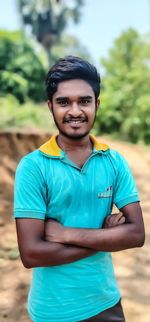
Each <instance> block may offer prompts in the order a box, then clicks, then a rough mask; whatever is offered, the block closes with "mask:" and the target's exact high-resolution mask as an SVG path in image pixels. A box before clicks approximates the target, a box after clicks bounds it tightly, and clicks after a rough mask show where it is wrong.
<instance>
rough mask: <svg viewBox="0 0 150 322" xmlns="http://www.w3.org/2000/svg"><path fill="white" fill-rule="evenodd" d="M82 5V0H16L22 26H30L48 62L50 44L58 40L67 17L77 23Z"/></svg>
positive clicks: (49, 58)
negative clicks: (44, 51)
mask: <svg viewBox="0 0 150 322" xmlns="http://www.w3.org/2000/svg"><path fill="white" fill-rule="evenodd" d="M82 5H83V0H73V1H67V0H66V1H62V0H18V7H19V12H20V14H21V18H22V25H23V28H24V29H25V30H26V26H30V28H31V32H32V34H33V35H34V36H35V38H36V39H37V40H38V41H39V42H40V43H41V44H42V46H43V47H44V48H45V50H46V52H47V55H48V60H49V63H51V49H52V46H53V45H54V44H56V43H59V42H60V39H61V36H62V33H63V31H64V29H65V27H66V25H67V23H68V20H69V19H72V20H73V21H74V22H75V23H78V21H79V18H80V8H81V7H82Z"/></svg>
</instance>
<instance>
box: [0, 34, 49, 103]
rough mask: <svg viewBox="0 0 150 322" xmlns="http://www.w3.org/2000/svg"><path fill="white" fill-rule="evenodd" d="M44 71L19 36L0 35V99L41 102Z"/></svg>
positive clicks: (28, 45) (32, 52)
mask: <svg viewBox="0 0 150 322" xmlns="http://www.w3.org/2000/svg"><path fill="white" fill-rule="evenodd" d="M44 81H45V70H44V67H43V65H42V63H41V61H40V59H39V58H38V57H37V55H36V53H35V51H34V49H33V47H32V46H31V44H30V43H29V41H27V40H26V39H25V38H24V37H23V35H22V34H21V33H20V32H9V31H0V83H1V87H0V95H1V96H4V95H6V94H7V93H9V94H12V95H14V96H15V97H16V98H17V99H18V100H19V101H20V102H21V103H23V102H24V101H25V100H26V99H27V97H28V98H30V99H32V100H34V101H37V102H40V101H43V99H44V95H45V90H44Z"/></svg>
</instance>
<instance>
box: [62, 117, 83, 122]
mask: <svg viewBox="0 0 150 322" xmlns="http://www.w3.org/2000/svg"><path fill="white" fill-rule="evenodd" d="M71 121H80V122H87V121H88V119H87V117H85V116H80V117H65V118H64V119H63V123H67V122H71Z"/></svg>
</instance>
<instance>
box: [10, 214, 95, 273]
mask: <svg viewBox="0 0 150 322" xmlns="http://www.w3.org/2000/svg"><path fill="white" fill-rule="evenodd" d="M44 224H45V222H44V221H43V220H37V219H29V218H28V219H27V218H17V219H16V228H17V237H18V245H19V250H20V256H21V259H22V262H23V264H24V266H25V267H26V268H32V267H40V266H54V265H61V264H67V263H71V262H74V261H77V260H79V259H82V258H85V257H88V256H90V255H92V254H95V251H94V250H92V249H88V248H83V247H79V246H69V245H64V244H61V243H55V242H47V241H45V240H44Z"/></svg>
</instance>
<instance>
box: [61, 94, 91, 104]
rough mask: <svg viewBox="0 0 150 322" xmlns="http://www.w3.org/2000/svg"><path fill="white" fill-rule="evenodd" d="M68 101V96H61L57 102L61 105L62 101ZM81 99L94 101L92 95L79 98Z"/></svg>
mask: <svg viewBox="0 0 150 322" xmlns="http://www.w3.org/2000/svg"><path fill="white" fill-rule="evenodd" d="M68 99H69V97H67V96H60V97H57V98H56V102H57V103H59V102H61V101H65V100H68ZM79 99H84V100H92V99H93V97H92V96H90V95H86V96H79Z"/></svg>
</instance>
